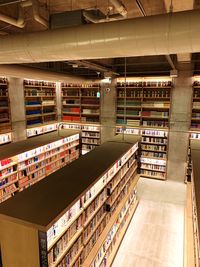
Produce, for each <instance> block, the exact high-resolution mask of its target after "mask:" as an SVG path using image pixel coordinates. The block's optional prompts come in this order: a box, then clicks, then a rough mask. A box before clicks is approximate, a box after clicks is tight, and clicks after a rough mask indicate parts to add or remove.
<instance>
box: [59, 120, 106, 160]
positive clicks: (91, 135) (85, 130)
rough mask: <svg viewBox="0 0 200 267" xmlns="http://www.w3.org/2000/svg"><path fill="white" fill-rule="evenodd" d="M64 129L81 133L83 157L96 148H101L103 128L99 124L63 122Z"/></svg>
mask: <svg viewBox="0 0 200 267" xmlns="http://www.w3.org/2000/svg"><path fill="white" fill-rule="evenodd" d="M63 128H64V129H74V130H80V131H81V151H82V155H84V154H86V153H88V152H89V151H91V150H92V149H94V148H95V147H97V146H99V145H100V143H101V126H100V125H98V124H85V123H84V124H83V123H66V122H63Z"/></svg>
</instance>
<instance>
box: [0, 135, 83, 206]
mask: <svg viewBox="0 0 200 267" xmlns="http://www.w3.org/2000/svg"><path fill="white" fill-rule="evenodd" d="M79 154H80V153H79V133H78V131H73V130H71V131H70V130H68V131H67V130H62V131H61V135H60V136H58V134H57V133H50V134H49V135H48V136H45V135H43V136H38V137H34V138H32V139H28V140H24V141H20V142H17V143H12V144H8V145H7V147H6V150H5V149H4V148H3V147H2V148H0V202H2V201H4V200H6V199H8V198H10V197H11V196H14V195H15V194H16V193H17V192H20V191H22V190H23V189H25V188H27V187H29V186H31V185H33V184H34V183H36V182H38V181H40V180H41V179H43V178H45V177H46V176H48V175H49V174H51V173H52V172H54V171H56V170H58V169H60V168H62V167H63V166H65V165H66V164H68V163H70V162H72V161H73V160H75V159H77V158H78V157H79Z"/></svg>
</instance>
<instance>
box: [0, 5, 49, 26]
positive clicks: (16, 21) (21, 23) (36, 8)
mask: <svg viewBox="0 0 200 267" xmlns="http://www.w3.org/2000/svg"><path fill="white" fill-rule="evenodd" d="M29 6H32V9H33V17H34V19H35V21H37V22H38V23H40V24H42V25H43V26H45V28H48V21H47V20H46V19H44V18H42V17H41V16H40V14H39V2H38V0H22V1H20V3H19V4H18V18H17V19H15V18H12V17H9V16H7V15H4V14H0V21H3V22H5V23H8V24H10V25H13V26H15V27H18V28H24V27H25V20H24V11H23V8H25V7H29Z"/></svg>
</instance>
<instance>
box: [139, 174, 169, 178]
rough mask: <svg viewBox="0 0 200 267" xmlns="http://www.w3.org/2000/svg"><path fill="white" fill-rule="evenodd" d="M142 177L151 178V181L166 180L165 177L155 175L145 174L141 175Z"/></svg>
mask: <svg viewBox="0 0 200 267" xmlns="http://www.w3.org/2000/svg"><path fill="white" fill-rule="evenodd" d="M140 176H141V177H147V178H151V179H158V180H166V178H165V177H161V176H154V175H146V174H144V173H141V174H140Z"/></svg>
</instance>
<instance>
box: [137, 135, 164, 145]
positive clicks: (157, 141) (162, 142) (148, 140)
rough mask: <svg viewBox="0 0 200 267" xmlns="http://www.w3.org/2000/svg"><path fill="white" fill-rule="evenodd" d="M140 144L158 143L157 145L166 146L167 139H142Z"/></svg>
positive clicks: (145, 137) (144, 137)
mask: <svg viewBox="0 0 200 267" xmlns="http://www.w3.org/2000/svg"><path fill="white" fill-rule="evenodd" d="M142 142H148V143H159V144H163V145H164V144H165V145H167V139H166V138H158V137H147V136H143V137H142Z"/></svg>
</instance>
